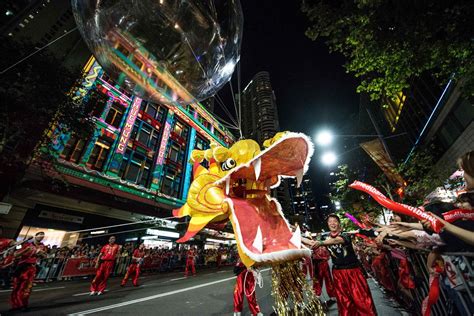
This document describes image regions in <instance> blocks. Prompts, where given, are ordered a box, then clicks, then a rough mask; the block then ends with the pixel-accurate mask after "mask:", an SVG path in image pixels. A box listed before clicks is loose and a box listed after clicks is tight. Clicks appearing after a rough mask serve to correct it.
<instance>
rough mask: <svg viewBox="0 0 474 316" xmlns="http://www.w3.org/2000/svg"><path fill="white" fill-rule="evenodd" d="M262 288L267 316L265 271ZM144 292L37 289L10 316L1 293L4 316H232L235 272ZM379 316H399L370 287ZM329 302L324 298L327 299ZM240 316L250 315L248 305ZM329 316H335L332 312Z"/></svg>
mask: <svg viewBox="0 0 474 316" xmlns="http://www.w3.org/2000/svg"><path fill="white" fill-rule="evenodd" d="M262 275H263V276H264V285H263V288H262V289H260V288H258V287H257V299H258V302H259V304H260V307H261V309H262V312H263V314H264V315H269V314H270V313H271V312H272V311H273V309H272V304H273V299H272V297H271V282H270V270H269V269H264V272H263V273H262ZM140 281H141V284H142V285H141V286H139V287H138V288H134V287H132V286H131V283H129V285H128V286H127V287H124V288H121V287H120V278H112V279H109V284H108V291H107V292H106V293H105V294H104V295H102V296H93V297H90V296H89V292H88V290H89V282H90V279H89V280H81V281H63V282H54V283H49V284H47V285H38V286H36V287H34V290H33V293H32V295H31V298H30V310H29V311H28V312H27V313H25V312H22V313H20V312H16V313H9V312H8V309H9V305H8V298H9V294H10V293H9V291H0V314H1V315H89V314H96V315H133V316H144V315H232V313H233V300H232V295H233V289H234V284H235V276H234V274H233V272H232V268H230V267H228V268H223V269H221V270H216V269H208V270H201V271H198V274H197V276H195V277H189V278H184V277H183V273H182V272H177V273H167V274H155V275H145V276H144V277H143V278H141V279H140ZM371 288H372V291H373V296H374V299H375V300H376V306H377V309H378V311H379V314H380V315H384V316H392V315H393V316H395V315H401V312H400V311H399V310H397V309H396V308H395V307H394V306H392V305H393V304H392V303H391V302H389V301H388V300H386V299H385V297H384V296H383V294H382V293H381V292H380V290H379V289H378V287H377V286H374V284H373V282H372V284H371ZM324 298H325V297H324V296H323V299H324ZM242 315H250V313H249V311H248V307H247V306H246V302H245V304H244V312H243V313H242ZM329 315H337V308H336V307H335V306H333V307H332V308H331V310H330V313H329Z"/></svg>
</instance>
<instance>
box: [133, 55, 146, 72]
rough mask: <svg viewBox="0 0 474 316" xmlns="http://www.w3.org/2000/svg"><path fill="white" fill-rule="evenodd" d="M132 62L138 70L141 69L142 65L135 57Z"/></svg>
mask: <svg viewBox="0 0 474 316" xmlns="http://www.w3.org/2000/svg"><path fill="white" fill-rule="evenodd" d="M132 62H133V63H134V64H135V66H137V67H138V69H140V70H141V69H142V67H143V63H142V62H141V60H139V59H138V58H137V57H136V56H134V57H133V59H132Z"/></svg>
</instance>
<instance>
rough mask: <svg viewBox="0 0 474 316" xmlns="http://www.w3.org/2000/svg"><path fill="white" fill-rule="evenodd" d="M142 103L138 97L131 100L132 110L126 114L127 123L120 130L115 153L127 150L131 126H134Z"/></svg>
mask: <svg viewBox="0 0 474 316" xmlns="http://www.w3.org/2000/svg"><path fill="white" fill-rule="evenodd" d="M141 103H142V99H140V98H139V97H135V100H133V104H132V108H131V109H130V113H129V114H128V117H127V121H126V122H125V125H124V126H123V129H122V134H121V135H120V138H119V142H118V146H117V150H116V153H119V154H123V153H124V152H125V149H126V148H127V143H128V140H129V139H130V134H131V131H132V128H133V124H135V120H136V119H137V115H138V111H139V110H140V105H141Z"/></svg>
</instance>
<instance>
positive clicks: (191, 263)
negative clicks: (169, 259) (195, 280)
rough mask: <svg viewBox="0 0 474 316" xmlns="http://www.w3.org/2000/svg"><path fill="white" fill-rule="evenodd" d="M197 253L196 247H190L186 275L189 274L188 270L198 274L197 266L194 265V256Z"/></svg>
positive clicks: (187, 255)
mask: <svg viewBox="0 0 474 316" xmlns="http://www.w3.org/2000/svg"><path fill="white" fill-rule="evenodd" d="M195 257H196V253H195V251H194V249H189V250H188V252H187V253H186V269H185V270H184V276H188V271H189V270H191V271H192V273H193V275H196V267H195V266H194V258H195Z"/></svg>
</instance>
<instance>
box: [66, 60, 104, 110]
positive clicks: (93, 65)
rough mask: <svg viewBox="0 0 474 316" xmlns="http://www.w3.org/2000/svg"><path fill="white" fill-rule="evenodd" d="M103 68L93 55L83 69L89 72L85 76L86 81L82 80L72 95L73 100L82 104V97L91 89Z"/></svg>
mask: <svg viewBox="0 0 474 316" xmlns="http://www.w3.org/2000/svg"><path fill="white" fill-rule="evenodd" d="M101 69H102V68H101V67H100V65H99V64H98V63H97V61H96V60H95V58H94V57H93V56H92V57H91V58H89V60H88V62H87V64H86V66H85V67H84V69H83V71H84V72H87V74H86V75H85V76H84V81H83V82H82V84H81V86H80V87H78V89H77V91H76V93H75V94H74V95H73V96H72V101H73V102H74V103H75V104H80V103H81V102H82V99H83V98H84V96H85V95H86V94H87V92H88V91H89V90H90V88H91V87H92V85H93V84H94V82H95V80H96V78H97V77H98V76H99V72H100V70H101Z"/></svg>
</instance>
